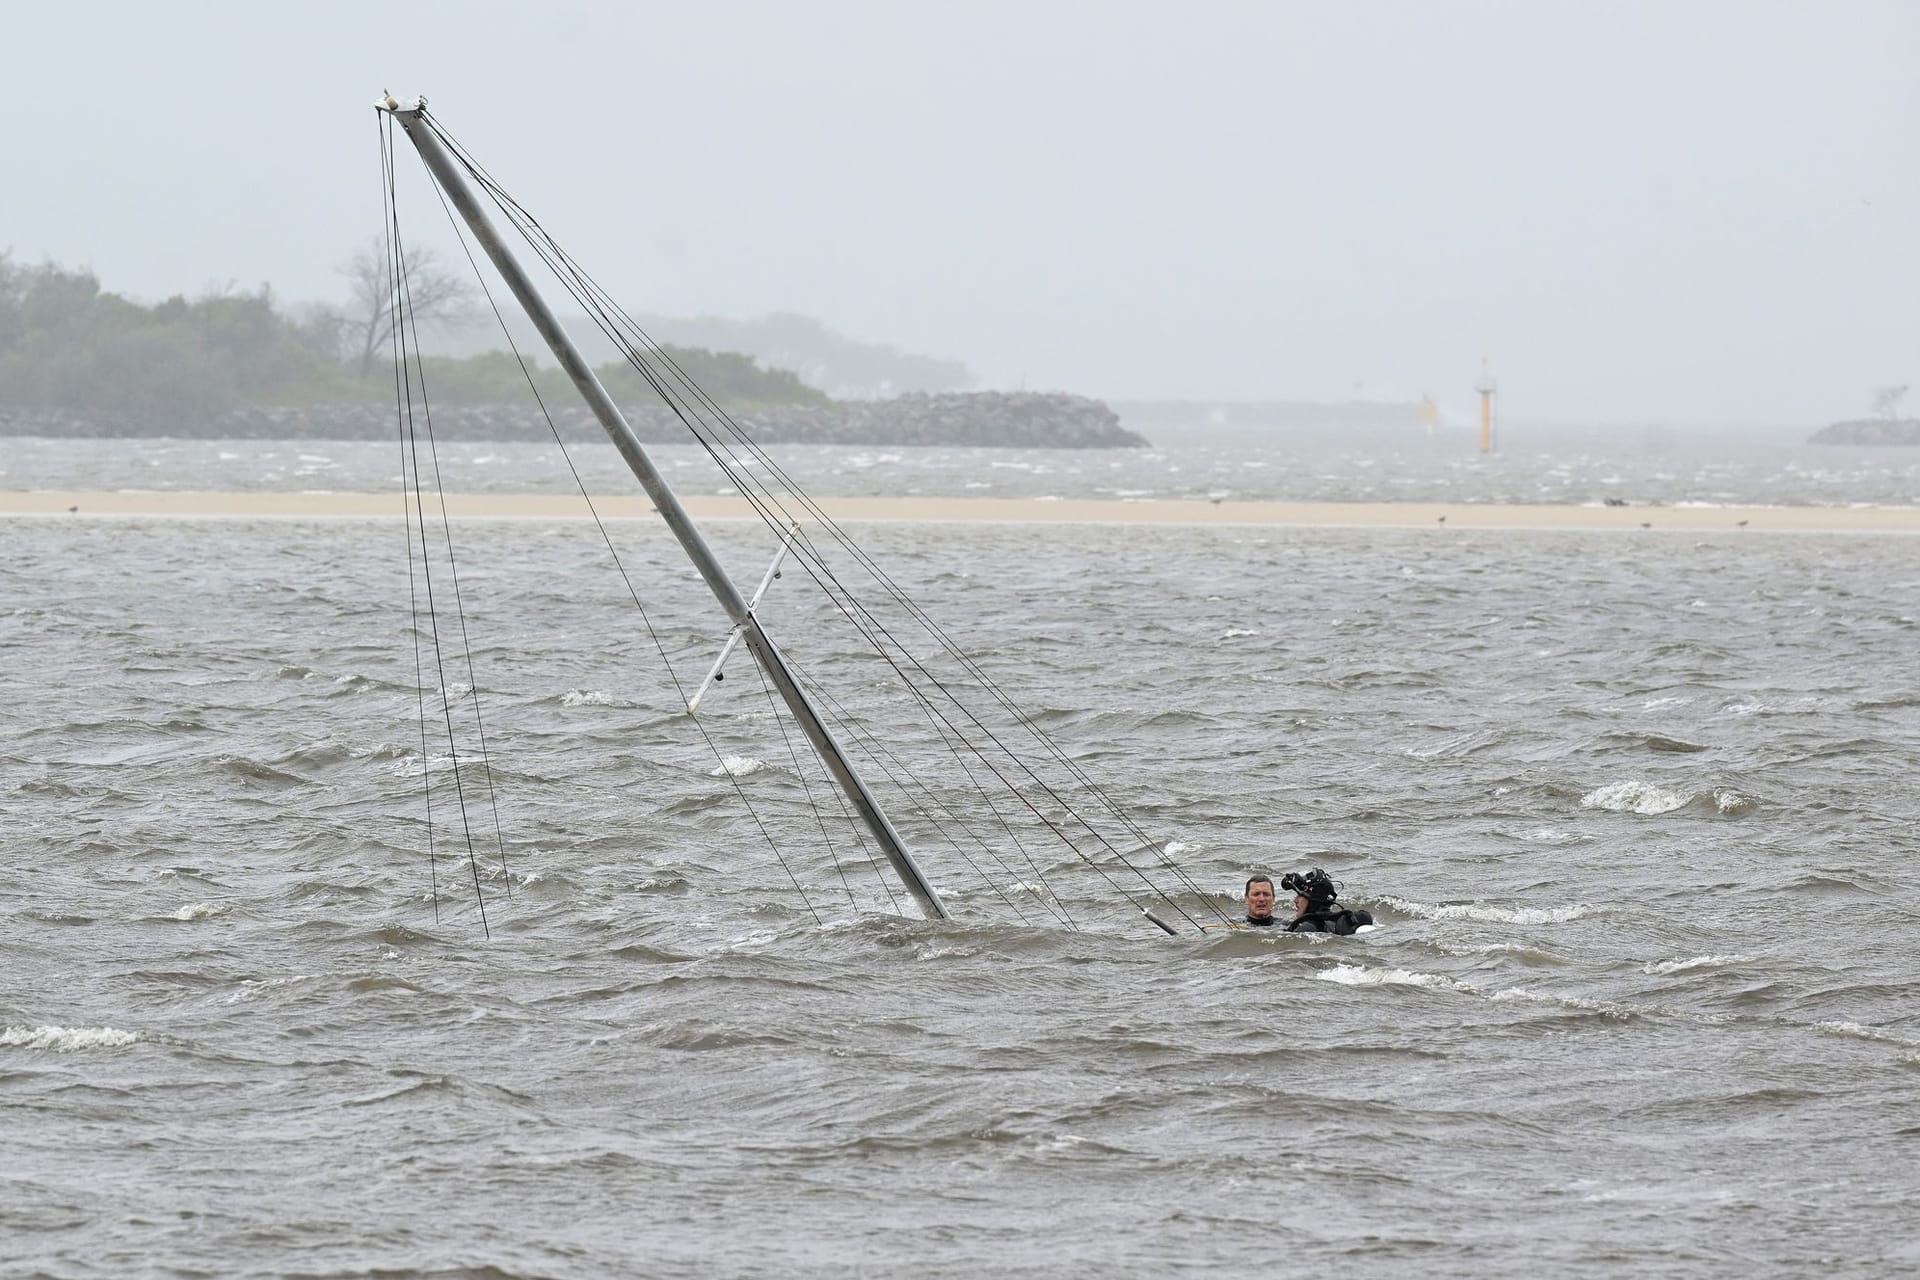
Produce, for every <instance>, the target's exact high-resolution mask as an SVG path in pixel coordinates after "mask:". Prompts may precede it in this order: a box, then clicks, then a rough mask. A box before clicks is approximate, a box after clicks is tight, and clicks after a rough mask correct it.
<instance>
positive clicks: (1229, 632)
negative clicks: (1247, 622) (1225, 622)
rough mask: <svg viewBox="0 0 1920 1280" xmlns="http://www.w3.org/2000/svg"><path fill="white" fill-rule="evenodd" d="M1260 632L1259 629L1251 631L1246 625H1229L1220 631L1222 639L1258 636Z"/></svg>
mask: <svg viewBox="0 0 1920 1280" xmlns="http://www.w3.org/2000/svg"><path fill="white" fill-rule="evenodd" d="M1259 634H1260V633H1259V632H1258V631H1251V630H1249V629H1247V628H1246V627H1228V628H1227V629H1226V630H1225V631H1223V632H1221V633H1220V638H1221V639H1222V640H1239V639H1242V638H1244V637H1246V636H1257V635H1259Z"/></svg>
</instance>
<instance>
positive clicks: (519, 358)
mask: <svg viewBox="0 0 1920 1280" xmlns="http://www.w3.org/2000/svg"><path fill="white" fill-rule="evenodd" d="M432 186H433V189H434V191H435V193H436V194H438V195H439V197H440V206H441V209H442V211H443V212H444V213H445V214H446V216H447V221H448V223H449V224H450V225H451V226H452V227H453V230H454V234H455V235H456V236H457V237H458V239H459V242H460V249H461V252H462V253H463V254H465V255H466V259H467V263H468V265H469V266H471V267H472V268H473V272H474V276H475V278H476V279H477V280H478V281H479V284H480V289H481V292H482V293H483V294H484V295H485V296H486V299H487V305H488V307H489V308H490V309H491V310H492V312H493V315H494V319H495V320H496V321H497V322H498V323H499V325H500V331H501V334H502V336H504V337H505V339H506V342H507V346H508V348H509V349H510V350H511V351H512V352H513V358H514V361H515V363H516V364H517V365H518V366H519V369H520V375H521V377H523V378H524V379H525V380H526V383H527V387H528V389H529V390H530V391H532V393H533V398H534V403H535V404H537V405H538V406H539V409H540V416H541V418H542V419H544V420H545V422H546V424H547V430H548V431H549V432H550V433H551V434H552V436H553V440H554V443H555V444H556V445H557V446H559V449H560V456H561V458H562V460H563V461H564V462H565V463H566V465H567V470H568V472H569V473H570V474H571V475H572V476H573V482H574V487H575V488H576V489H578V490H579V492H580V497H581V500H582V501H583V502H585V503H586V506H587V514H588V515H589V516H590V517H591V518H592V520H593V524H594V528H595V529H597V530H598V531H599V534H600V540H601V542H602V543H603V544H604V545H605V546H606V548H607V554H608V555H609V556H610V557H611V558H612V560H613V565H614V569H615V570H616V572H618V573H619V575H620V580H621V582H622V583H623V584H624V585H625V586H626V589H627V595H628V597H629V598H630V599H631V600H632V601H633V604H634V608H635V609H637V610H638V611H639V613H640V618H641V621H642V623H643V624H644V626H645V627H646V632H647V636H648V638H649V639H650V640H651V641H652V642H653V646H654V648H655V650H656V651H657V652H658V653H659V655H660V664H661V666H662V667H663V668H664V669H665V670H666V672H667V677H668V679H669V681H670V682H671V683H672V685H673V689H674V695H675V697H676V698H678V700H679V702H680V705H681V706H683V707H684V706H685V705H686V703H687V691H686V687H685V685H684V684H683V683H682V682H681V679H680V675H679V673H678V672H677V671H676V670H675V669H674V666H673V662H672V660H671V658H670V657H669V656H668V654H667V649H666V642H665V641H664V640H663V639H662V638H661V637H660V634H659V631H658V630H657V629H656V628H655V627H654V625H653V618H652V616H651V615H650V614H649V613H648V612H647V607H646V605H645V603H644V602H642V600H641V598H640V592H639V589H638V588H637V587H635V586H634V583H633V578H632V576H631V575H630V574H629V573H628V572H627V567H626V564H625V562H624V561H622V560H621V558H620V552H619V550H618V549H617V548H616V547H615V546H614V543H613V535H612V534H611V533H610V532H609V531H608V529H607V526H606V522H605V521H603V520H602V519H601V518H600V511H599V508H598V507H596V506H595V505H594V501H593V497H592V495H590V494H589V493H588V492H587V485H586V481H585V480H584V479H583V478H582V477H581V475H580V470H579V468H578V467H576V466H575V465H574V462H573V455H572V454H571V453H570V452H569V451H568V449H567V444H566V441H565V440H564V439H563V438H562V437H561V435H560V428H559V426H558V425H557V424H556V423H555V422H554V420H553V415H552V413H550V412H549V411H548V409H547V404H546V399H545V397H543V396H542V395H541V394H540V387H539V385H538V383H537V382H536V380H535V379H534V376H533V372H532V370H531V369H530V368H529V367H528V365H527V361H526V357H525V356H524V355H523V354H522V353H521V351H520V346H519V344H518V343H517V342H515V341H514V339H513V334H512V333H511V331H509V329H508V328H507V322H506V317H505V316H503V315H502V314H501V312H500V305H499V303H498V302H497V301H496V300H495V298H494V296H493V289H492V288H491V287H490V286H489V285H488V284H487V280H486V273H485V272H483V271H481V270H480V264H479V262H478V260H477V259H475V258H474V256H473V249H472V247H471V246H470V245H469V244H468V242H467V236H466V232H465V231H464V230H463V228H462V227H461V225H460V223H459V221H458V219H457V218H456V217H455V215H454V212H453V209H452V208H451V207H450V206H449V205H448V204H447V198H446V193H445V192H444V191H441V190H440V187H439V184H438V183H433V184H432ZM688 718H689V719H690V720H692V721H693V723H694V727H695V728H696V729H697V730H698V731H699V733H700V736H701V738H702V740H703V741H704V742H705V743H706V746H707V749H708V751H709V753H710V754H711V755H712V756H713V758H714V762H715V763H716V764H717V765H718V766H719V773H720V775H721V776H723V777H725V778H726V779H727V781H728V783H729V784H730V785H731V786H732V787H733V790H734V793H735V794H736V795H737V796H739V798H740V801H741V803H742V804H743V805H744V806H745V807H746V810H747V813H748V814H749V816H750V817H751V818H752V820H753V822H754V825H755V826H756V827H757V828H758V829H759V831H760V834H761V837H762V839H763V840H765V842H766V844H767V847H768V849H769V850H771V851H772V853H773V856H774V860H775V861H777V862H778V863H779V864H780V867H781V870H783V871H785V872H786V873H787V878H788V880H790V881H791V882H792V884H793V887H794V891H795V892H796V893H798V894H799V895H800V901H801V904H802V905H803V906H805V907H806V909H807V913H808V914H809V915H811V916H812V917H813V919H814V922H815V923H816V924H818V923H821V917H820V913H819V911H818V910H817V909H816V908H815V907H814V905H813V902H812V900H811V898H809V896H808V895H807V891H806V889H805V887H804V886H803V885H802V884H801V882H800V877H799V875H798V873H797V872H795V871H794V869H793V867H792V866H791V865H789V864H788V862H787V860H786V858H785V857H784V856H783V855H782V854H781V852H780V846H779V843H778V842H777V841H775V840H774V838H773V834H772V832H771V831H770V830H769V829H768V827H767V824H766V822H765V820H764V819H763V818H762V817H761V814H760V811H759V810H758V809H757V808H756V807H755V806H754V803H753V800H752V798H751V797H750V796H749V795H748V793H747V790H746V787H745V785H744V784H743V783H742V782H741V781H740V778H739V776H738V775H737V774H735V772H734V771H733V770H732V769H730V768H728V767H727V757H726V754H725V753H724V752H723V751H722V750H721V749H720V746H719V744H718V743H717V742H715V741H714V739H713V737H712V735H711V734H709V733H708V731H707V727H706V726H705V725H704V724H701V723H700V720H699V718H698V717H697V716H693V715H691V714H689V716H688ZM849 896H851V894H849Z"/></svg>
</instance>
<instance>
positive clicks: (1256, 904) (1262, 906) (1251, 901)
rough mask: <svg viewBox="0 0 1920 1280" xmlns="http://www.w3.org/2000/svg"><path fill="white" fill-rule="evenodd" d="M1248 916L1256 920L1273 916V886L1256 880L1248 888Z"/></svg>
mask: <svg viewBox="0 0 1920 1280" xmlns="http://www.w3.org/2000/svg"><path fill="white" fill-rule="evenodd" d="M1247 914H1248V915H1250V916H1252V917H1253V918H1254V919H1256V920H1257V919H1259V918H1260V917H1261V916H1270V915H1272V914H1273V886H1272V885H1271V884H1269V883H1268V882H1267V881H1265V880H1255V881H1254V882H1253V883H1252V884H1250V885H1248V886H1247Z"/></svg>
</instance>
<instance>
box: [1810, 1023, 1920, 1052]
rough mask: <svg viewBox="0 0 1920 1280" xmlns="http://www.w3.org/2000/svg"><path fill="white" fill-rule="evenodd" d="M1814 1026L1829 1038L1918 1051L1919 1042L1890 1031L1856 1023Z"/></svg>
mask: <svg viewBox="0 0 1920 1280" xmlns="http://www.w3.org/2000/svg"><path fill="white" fill-rule="evenodd" d="M1814 1025H1816V1026H1817V1027H1819V1028H1820V1030H1822V1031H1824V1032H1826V1033H1827V1034H1828V1035H1830V1036H1845V1037H1847V1038H1848V1039H1850V1040H1871V1041H1873V1042H1874V1043H1876V1044H1897V1045H1899V1046H1901V1047H1902V1048H1907V1049H1920V1040H1909V1039H1907V1038H1906V1037H1905V1036H1897V1035H1894V1034H1893V1033H1892V1032H1891V1031H1882V1030H1881V1029H1880V1028H1879V1027H1869V1026H1865V1025H1863V1024H1861V1023H1858V1022H1820V1023H1816V1024H1814Z"/></svg>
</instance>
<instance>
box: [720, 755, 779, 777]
mask: <svg viewBox="0 0 1920 1280" xmlns="http://www.w3.org/2000/svg"><path fill="white" fill-rule="evenodd" d="M766 767H767V762H766V761H765V760H756V759H754V758H753V757H752V756H722V757H721V759H720V765H719V767H718V768H716V769H709V770H708V771H707V776H708V777H709V778H718V777H721V776H723V775H724V776H729V777H735V778H745V777H748V776H749V775H751V774H756V773H759V772H760V771H761V770H762V769H764V768H766Z"/></svg>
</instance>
